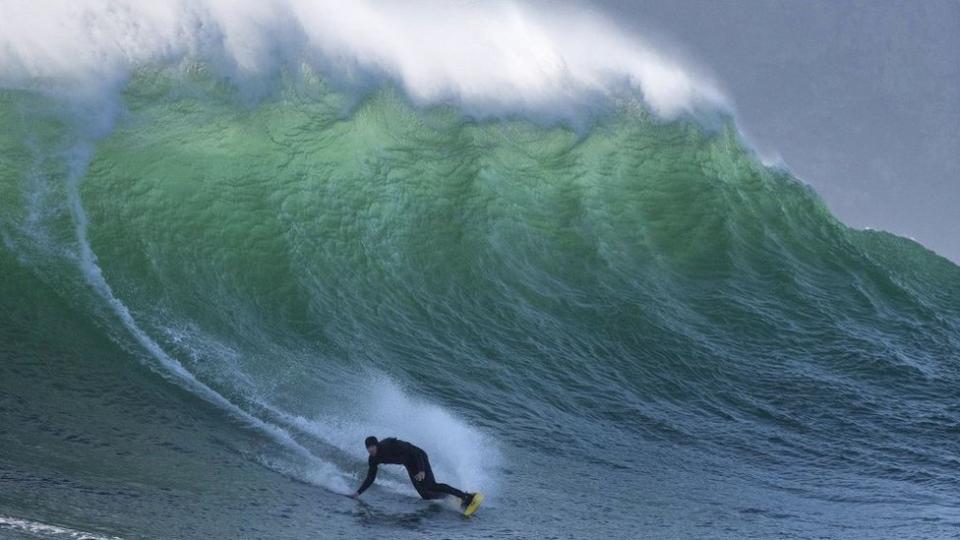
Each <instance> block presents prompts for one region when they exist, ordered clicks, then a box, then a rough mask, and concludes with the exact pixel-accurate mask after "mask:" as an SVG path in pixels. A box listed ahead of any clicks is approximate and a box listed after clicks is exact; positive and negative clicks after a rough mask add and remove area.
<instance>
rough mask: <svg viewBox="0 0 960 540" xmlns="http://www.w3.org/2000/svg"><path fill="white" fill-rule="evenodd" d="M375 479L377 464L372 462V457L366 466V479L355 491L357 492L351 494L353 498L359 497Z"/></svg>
mask: <svg viewBox="0 0 960 540" xmlns="http://www.w3.org/2000/svg"><path fill="white" fill-rule="evenodd" d="M376 479H377V462H376V461H374V460H373V456H370V460H369V461H368V466H367V477H366V478H365V479H364V480H363V484H361V485H360V488H359V489H357V492H356V493H354V494H353V497H354V498H357V497H359V496H360V495H361V494H362V493H363V492H364V491H366V490H367V488H368V487H370V485H371V484H373V481H374V480H376Z"/></svg>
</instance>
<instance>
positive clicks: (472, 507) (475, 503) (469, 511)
mask: <svg viewBox="0 0 960 540" xmlns="http://www.w3.org/2000/svg"><path fill="white" fill-rule="evenodd" d="M482 502H483V493H480V492H479V491H478V492H476V493H474V494H473V500H472V501H470V504H468V505H467V507H466V508H464V509H463V515H465V516H467V517H470V516H472V515H473V513H474V512H476V511H477V508H480V503H482Z"/></svg>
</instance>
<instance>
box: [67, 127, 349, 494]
mask: <svg viewBox="0 0 960 540" xmlns="http://www.w3.org/2000/svg"><path fill="white" fill-rule="evenodd" d="M71 154H72V156H71V159H70V160H69V165H70V171H69V177H68V179H67V196H68V198H69V205H70V212H71V214H72V216H73V219H74V223H75V224H76V237H77V246H78V250H79V260H78V264H79V266H80V270H81V271H82V272H83V276H84V279H85V280H86V281H87V283H88V284H89V285H90V287H92V288H93V290H95V291H96V292H97V294H98V295H100V296H101V297H102V298H103V300H104V301H106V303H107V304H108V305H109V306H110V309H111V311H112V312H113V313H114V314H115V315H116V316H117V318H118V319H120V321H121V322H122V323H123V325H124V327H125V328H126V329H127V331H129V333H130V335H131V336H132V337H133V338H134V339H135V340H136V341H137V342H138V343H139V344H140V345H141V346H142V347H143V348H144V349H146V350H147V351H148V352H149V353H150V355H151V356H153V357H154V358H155V359H156V360H157V361H159V363H160V365H161V367H162V369H163V372H165V373H167V374H169V375H170V376H172V377H173V378H174V379H176V380H177V381H179V383H180V384H182V385H184V386H185V387H186V388H187V389H188V390H190V391H191V392H193V393H194V394H196V395H198V396H200V397H201V398H203V399H204V400H206V401H208V402H210V403H212V404H214V405H216V406H218V407H220V408H222V409H223V410H225V411H227V412H228V413H229V414H231V415H233V416H234V417H236V418H238V419H240V420H241V421H243V422H245V423H247V424H248V425H249V426H250V427H252V428H254V429H256V430H258V431H260V432H262V433H264V434H266V435H268V436H269V437H271V438H272V439H274V440H275V441H277V442H278V443H280V444H281V445H283V446H284V447H285V448H287V449H289V450H291V451H293V452H296V453H297V454H299V455H300V456H301V457H303V458H305V459H307V460H308V461H309V462H310V463H311V465H312V466H313V467H314V468H315V470H314V471H312V472H311V474H310V479H311V480H313V481H317V482H318V483H320V484H322V485H324V486H326V487H328V488H330V489H333V490H335V491H340V492H345V491H346V489H347V488H346V484H345V483H344V482H343V479H342V473H340V472H339V471H337V470H336V468H335V467H334V466H333V465H332V464H330V463H327V462H325V461H323V460H320V459H318V458H317V457H316V456H314V455H313V453H311V452H310V451H309V450H308V449H307V448H306V447H304V446H303V445H301V444H300V443H298V442H297V441H296V440H295V439H294V438H293V437H291V436H290V434H289V433H288V432H287V431H285V430H284V429H282V428H280V427H278V426H276V425H273V424H270V423H267V422H264V421H263V420H261V419H260V418H257V417H256V416H254V415H252V414H250V413H248V412H247V411H245V410H243V409H241V408H240V407H238V406H237V405H236V404H234V403H232V402H231V401H230V400H228V399H227V398H225V397H224V396H222V395H221V394H219V393H217V392H216V391H215V390H214V389H212V388H210V387H209V386H207V385H206V384H204V383H203V382H201V381H200V380H198V379H197V378H196V377H195V376H194V375H193V374H192V373H191V372H190V371H189V370H187V369H186V368H185V367H183V365H182V364H181V363H180V362H179V361H178V360H176V359H175V358H173V357H172V356H170V355H169V354H167V353H166V351H164V350H163V348H162V347H161V346H160V345H159V344H158V343H157V342H156V341H154V340H153V339H152V338H151V337H150V336H149V335H148V334H147V333H146V332H145V331H144V330H143V329H141V328H140V326H139V325H138V324H137V321H136V320H135V319H134V317H133V314H131V313H130V310H129V309H128V308H127V306H126V305H124V303H123V302H122V301H120V299H119V298H117V297H116V296H115V295H114V294H113V290H112V288H111V287H110V284H109V283H107V280H106V278H105V277H104V276H103V271H102V270H101V269H100V266H99V265H98V264H97V256H96V254H95V253H94V252H93V249H92V248H91V247H90V241H89V239H88V238H87V226H88V223H89V222H88V219H87V215H86V212H85V211H84V209H83V204H82V201H81V198H80V180H81V179H82V178H83V174H84V171H86V169H87V165H88V164H89V162H90V159H91V156H92V154H93V149H92V147H91V146H90V145H88V144H82V143H81V144H79V145H77V146H75V147H74V148H73V149H72V152H71Z"/></svg>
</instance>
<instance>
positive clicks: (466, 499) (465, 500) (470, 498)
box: [460, 493, 477, 508]
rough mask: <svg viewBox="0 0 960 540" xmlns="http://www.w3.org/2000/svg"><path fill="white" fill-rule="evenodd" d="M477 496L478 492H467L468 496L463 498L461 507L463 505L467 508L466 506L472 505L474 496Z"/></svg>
mask: <svg viewBox="0 0 960 540" xmlns="http://www.w3.org/2000/svg"><path fill="white" fill-rule="evenodd" d="M476 496H477V494H476V493H467V496H466V497H464V498H463V499H461V502H460V507H461V508H466V507H468V506H470V503H472V502H473V498H474V497H476Z"/></svg>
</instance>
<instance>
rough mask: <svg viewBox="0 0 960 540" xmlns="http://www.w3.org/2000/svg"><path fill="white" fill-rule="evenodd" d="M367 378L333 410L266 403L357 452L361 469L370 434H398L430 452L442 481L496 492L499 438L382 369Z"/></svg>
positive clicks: (287, 419) (393, 485)
mask: <svg viewBox="0 0 960 540" xmlns="http://www.w3.org/2000/svg"><path fill="white" fill-rule="evenodd" d="M368 377H369V378H368V379H367V381H366V383H361V384H358V385H357V387H356V388H355V389H354V392H353V394H354V399H353V400H351V401H349V402H348V403H345V404H344V408H343V409H341V410H338V411H336V412H335V413H334V414H331V412H330V411H324V412H322V413H320V414H317V416H316V417H313V418H307V417H304V416H302V415H291V414H289V413H285V412H284V411H281V410H278V409H277V408H275V407H270V406H267V405H265V407H267V408H269V409H270V410H271V411H272V412H273V413H274V414H277V415H278V416H279V417H281V418H282V419H283V422H284V423H286V424H287V425H288V426H290V427H293V428H295V429H298V430H300V431H303V432H305V433H309V434H310V435H312V436H314V437H316V438H318V439H320V440H322V441H324V442H326V443H328V444H330V445H333V446H335V447H337V448H339V449H340V450H342V451H343V452H344V453H346V454H348V455H350V456H353V458H355V459H356V462H357V466H358V470H359V469H363V464H364V463H365V462H366V459H367V453H366V450H365V449H364V447H363V439H364V438H365V437H367V436H368V435H374V436H376V437H378V438H386V437H394V436H395V437H397V438H400V439H403V440H406V441H409V442H411V443H413V444H415V445H417V446H419V447H421V448H423V449H424V450H425V451H426V452H427V454H428V455H429V456H430V463H431V468H432V469H433V470H434V473H435V476H436V478H437V481H438V482H442V483H446V484H450V485H453V486H454V487H457V488H460V489H462V490H465V491H475V490H483V491H484V492H485V493H487V494H488V495H489V494H492V493H495V492H496V488H497V483H496V468H497V466H498V464H499V461H500V451H499V448H498V446H497V444H496V441H494V440H493V439H492V438H491V437H489V436H487V435H486V434H484V433H483V432H482V431H480V430H479V429H477V428H475V427H472V426H470V424H469V423H468V422H466V421H465V420H464V419H462V418H459V417H458V416H457V415H455V414H453V413H451V412H449V411H447V410H445V409H444V408H442V407H440V406H439V405H436V404H433V403H430V402H428V401H426V400H423V399H418V398H415V397H412V396H411V395H410V393H409V392H407V391H404V389H403V388H401V387H400V386H399V385H398V384H397V383H395V382H394V381H393V380H391V379H390V378H388V377H386V376H384V375H377V374H373V375H368ZM364 470H365V469H364ZM361 472H362V471H361ZM401 473H402V475H403V474H405V473H403V472H402V471H401ZM377 483H378V484H385V485H386V486H387V487H389V488H390V489H392V490H394V491H398V492H404V493H408V494H411V495H413V494H414V493H413V490H412V489H411V488H410V487H409V483H408V482H407V481H406V480H405V479H404V480H402V481H400V482H396V481H391V480H389V478H387V479H384V478H382V477H378V480H377Z"/></svg>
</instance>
